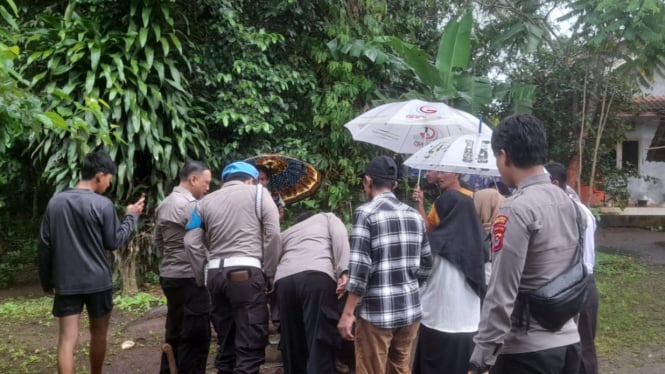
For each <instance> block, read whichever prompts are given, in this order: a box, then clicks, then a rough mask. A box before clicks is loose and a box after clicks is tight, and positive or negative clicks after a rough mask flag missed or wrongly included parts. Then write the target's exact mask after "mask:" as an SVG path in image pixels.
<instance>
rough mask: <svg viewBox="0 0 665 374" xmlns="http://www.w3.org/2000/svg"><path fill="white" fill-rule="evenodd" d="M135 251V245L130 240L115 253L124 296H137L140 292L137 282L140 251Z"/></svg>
mask: <svg viewBox="0 0 665 374" xmlns="http://www.w3.org/2000/svg"><path fill="white" fill-rule="evenodd" d="M134 249H135V244H134V242H133V240H130V241H129V242H127V243H126V244H124V245H123V246H122V247H120V248H118V249H117V250H116V251H115V252H113V255H114V257H115V263H116V264H117V265H118V272H119V274H120V279H121V280H122V294H123V296H129V295H136V294H137V293H138V292H139V287H138V283H137V282H136V256H137V255H138V251H136V250H134Z"/></svg>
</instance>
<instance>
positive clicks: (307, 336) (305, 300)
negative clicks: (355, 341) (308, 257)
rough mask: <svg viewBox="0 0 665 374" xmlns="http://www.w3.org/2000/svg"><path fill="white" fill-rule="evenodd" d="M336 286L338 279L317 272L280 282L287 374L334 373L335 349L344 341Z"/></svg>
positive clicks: (283, 345)
mask: <svg viewBox="0 0 665 374" xmlns="http://www.w3.org/2000/svg"><path fill="white" fill-rule="evenodd" d="M335 288H336V283H335V281H333V280H332V279H331V278H330V277H329V276H328V275H327V274H325V273H322V272H318V271H305V272H301V273H297V274H294V275H291V276H288V277H286V278H282V279H280V280H279V281H278V282H277V284H276V292H277V303H278V305H279V310H280V325H279V329H280V341H279V348H280V350H281V351H282V359H283V360H284V372H285V373H286V374H318V373H321V374H326V373H328V374H334V373H335V350H336V349H337V347H338V346H339V343H340V340H341V338H340V337H339V333H338V332H337V322H338V321H339V313H338V312H337V296H336V294H335Z"/></svg>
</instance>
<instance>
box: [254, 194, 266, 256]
mask: <svg viewBox="0 0 665 374" xmlns="http://www.w3.org/2000/svg"><path fill="white" fill-rule="evenodd" d="M262 210H263V185H262V184H261V183H257V185H256V201H255V202H254V211H255V212H256V218H257V219H258V220H259V231H260V232H261V261H263V257H264V256H263V251H264V248H263V218H261V216H262V214H263V212H262Z"/></svg>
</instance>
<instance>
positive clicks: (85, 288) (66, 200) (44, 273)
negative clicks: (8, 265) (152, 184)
mask: <svg viewBox="0 0 665 374" xmlns="http://www.w3.org/2000/svg"><path fill="white" fill-rule="evenodd" d="M116 171H117V168H116V165H115V163H114V162H113V160H111V158H110V157H109V155H108V154H106V153H104V152H93V153H89V154H88V155H86V156H85V159H84V160H83V164H82V166H81V180H80V181H79V182H78V183H77V184H76V186H75V187H74V188H71V189H67V190H65V191H63V192H60V193H58V194H56V195H55V196H53V197H52V198H51V200H50V201H49V203H48V206H47V207H46V212H45V213H44V218H43V220H42V224H41V228H40V231H39V239H40V240H39V279H40V281H41V284H42V288H43V290H44V292H47V293H52V292H53V291H54V290H55V298H54V300H53V316H55V317H56V318H57V319H58V324H59V333H58V372H59V373H65V374H66V373H73V372H74V349H75V348H76V341H77V340H78V335H79V321H80V319H81V313H82V312H83V305H85V307H86V309H87V310H88V317H89V318H90V372H91V373H93V374H97V373H101V372H102V365H103V364H104V357H105V355H106V335H107V331H108V326H109V320H110V318H111V310H112V309H113V295H112V291H113V281H112V279H111V265H110V263H109V260H108V257H107V253H106V251H110V250H114V249H116V248H118V247H120V246H121V245H123V244H124V243H125V242H127V241H128V240H129V239H130V237H131V236H132V233H133V232H134V229H135V228H136V223H137V220H138V217H139V215H140V214H141V213H142V212H143V207H144V202H145V197H144V196H141V198H140V199H139V200H138V201H137V202H136V203H134V204H132V205H129V206H127V209H126V211H127V212H126V213H125V217H124V218H123V220H122V221H120V220H119V219H118V214H117V212H116V210H115V206H114V205H113V202H112V201H111V200H110V199H109V198H107V197H105V196H103V195H102V194H104V192H106V190H107V189H108V188H109V186H110V185H111V179H112V178H113V175H114V174H115V173H116Z"/></svg>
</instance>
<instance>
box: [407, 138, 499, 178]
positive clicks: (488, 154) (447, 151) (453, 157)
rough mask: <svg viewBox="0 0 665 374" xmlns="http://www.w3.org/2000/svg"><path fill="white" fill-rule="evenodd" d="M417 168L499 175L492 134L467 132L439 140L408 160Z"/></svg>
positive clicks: (408, 162)
mask: <svg viewBox="0 0 665 374" xmlns="http://www.w3.org/2000/svg"><path fill="white" fill-rule="evenodd" d="M404 164H405V165H407V166H410V167H412V168H416V169H423V170H438V171H447V172H451V173H466V174H476V175H487V176H499V175H500V174H499V170H498V169H497V167H496V159H495V158H494V153H493V152H492V146H491V135H489V134H467V135H458V136H449V137H445V138H441V139H437V140H435V141H433V142H431V143H429V144H427V145H426V146H425V147H423V148H422V149H421V150H419V151H418V152H416V153H414V154H413V155H411V157H409V158H407V159H406V160H405V161H404Z"/></svg>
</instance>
